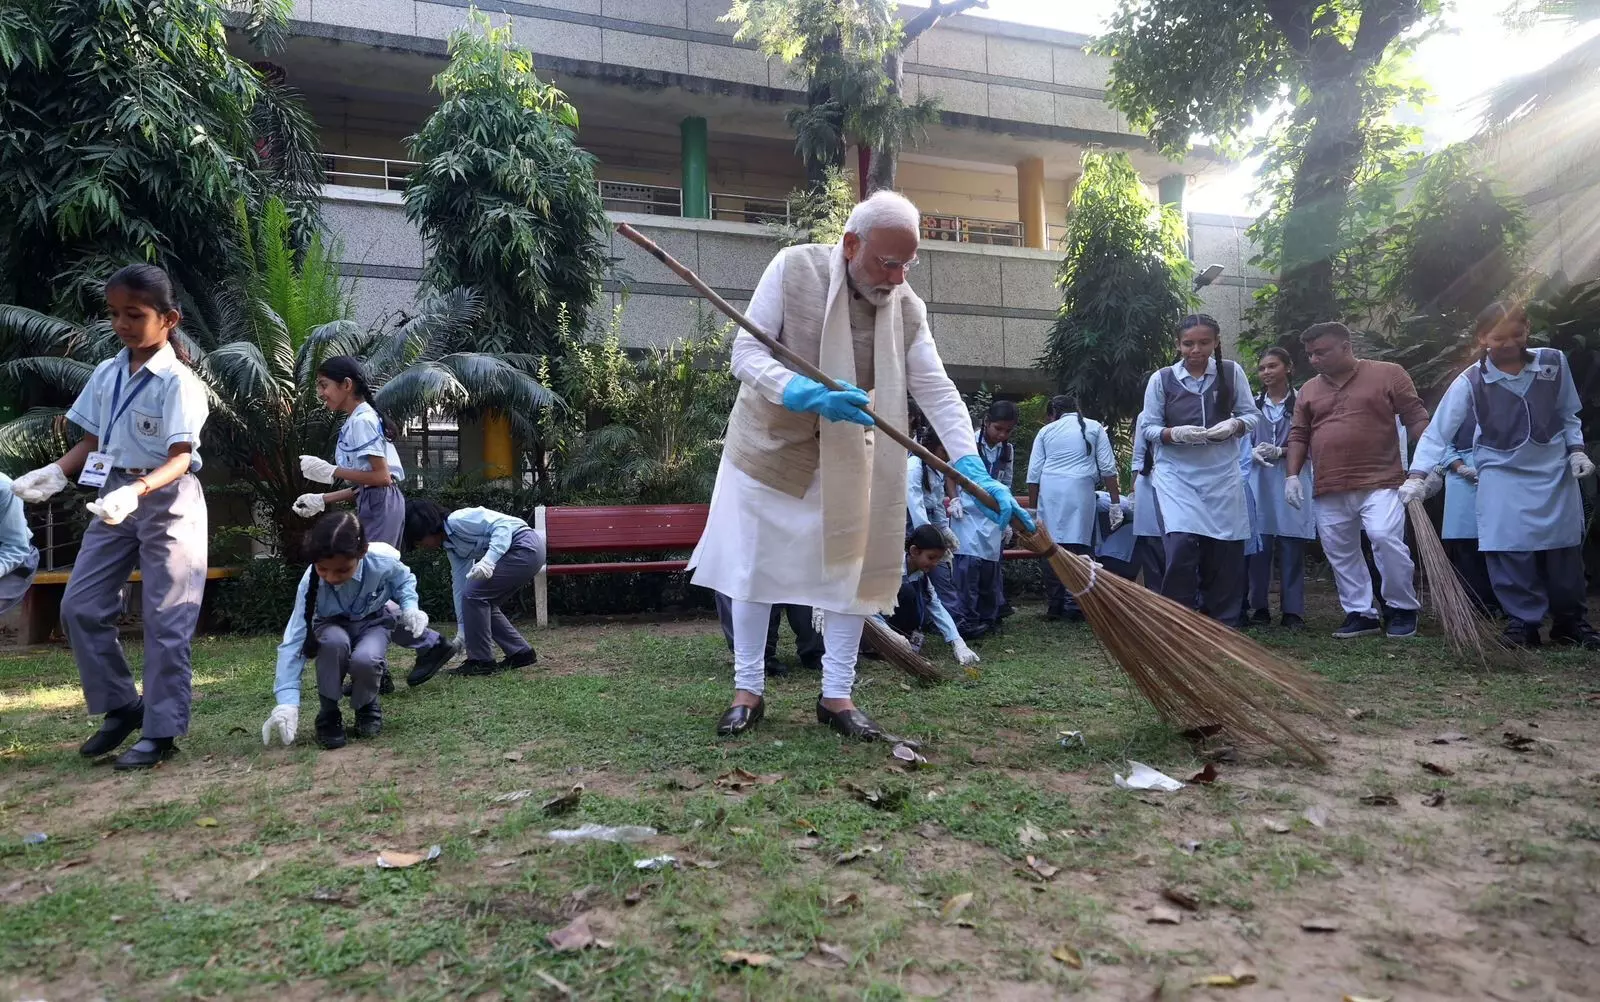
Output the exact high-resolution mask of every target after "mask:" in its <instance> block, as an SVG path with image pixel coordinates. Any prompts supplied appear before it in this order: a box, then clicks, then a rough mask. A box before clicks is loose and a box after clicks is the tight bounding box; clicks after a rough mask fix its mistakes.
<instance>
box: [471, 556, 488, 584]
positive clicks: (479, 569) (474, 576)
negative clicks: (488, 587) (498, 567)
mask: <svg viewBox="0 0 1600 1002" xmlns="http://www.w3.org/2000/svg"><path fill="white" fill-rule="evenodd" d="M492 577H494V561H493V560H490V559H489V558H488V557H484V558H483V559H482V560H480V561H478V562H477V563H475V564H473V565H472V569H471V570H469V571H467V580H468V581H487V580H489V579H490V578H492Z"/></svg>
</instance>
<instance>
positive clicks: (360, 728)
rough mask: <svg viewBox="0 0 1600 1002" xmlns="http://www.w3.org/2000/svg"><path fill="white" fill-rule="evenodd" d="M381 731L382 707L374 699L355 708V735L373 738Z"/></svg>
mask: <svg viewBox="0 0 1600 1002" xmlns="http://www.w3.org/2000/svg"><path fill="white" fill-rule="evenodd" d="M382 733H383V709H382V708H381V707H380V706H379V705H378V701H377V700H376V699H374V700H373V701H372V702H370V703H368V704H367V705H366V706H362V707H358V708H357V709H356V737H358V738H375V737H377V736H378V735H379V734H382Z"/></svg>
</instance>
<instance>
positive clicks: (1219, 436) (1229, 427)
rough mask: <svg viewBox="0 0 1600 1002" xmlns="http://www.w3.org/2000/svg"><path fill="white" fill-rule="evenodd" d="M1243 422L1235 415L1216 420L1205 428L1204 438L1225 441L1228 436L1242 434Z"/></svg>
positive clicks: (1243, 429) (1232, 436)
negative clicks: (1223, 419)
mask: <svg viewBox="0 0 1600 1002" xmlns="http://www.w3.org/2000/svg"><path fill="white" fill-rule="evenodd" d="M1244 431H1245V425H1244V422H1243V421H1241V420H1239V419H1238V418H1236V417H1231V418H1228V419H1227V420H1225V421H1218V422H1217V423H1216V424H1214V425H1212V426H1211V427H1209V428H1207V429H1206V438H1207V439H1208V440H1209V441H1212V442H1226V441H1227V440H1228V439H1230V438H1234V437H1235V436H1238V435H1242V434H1244Z"/></svg>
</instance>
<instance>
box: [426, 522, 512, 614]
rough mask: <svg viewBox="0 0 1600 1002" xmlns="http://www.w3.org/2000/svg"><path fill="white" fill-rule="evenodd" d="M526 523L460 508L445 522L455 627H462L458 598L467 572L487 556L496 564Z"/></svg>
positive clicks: (464, 585) (446, 549)
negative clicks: (454, 608)
mask: <svg viewBox="0 0 1600 1002" xmlns="http://www.w3.org/2000/svg"><path fill="white" fill-rule="evenodd" d="M526 528H528V523H526V522H524V521H523V520H522V519H520V518H518V517H516V516H515V515H507V514H504V513H503V512H498V511H493V510H491V509H489V508H460V509H457V510H456V511H453V512H451V513H450V516H449V517H448V518H446V519H445V520H444V552H445V556H447V557H449V558H450V593H451V597H452V598H453V599H454V601H455V607H456V625H457V626H460V624H461V595H462V593H463V592H464V591H465V590H466V587H467V572H468V571H470V570H472V565H473V564H475V563H477V562H478V561H480V560H482V559H483V558H484V557H488V558H489V559H490V560H493V561H494V562H495V563H499V562H500V558H501V557H503V556H505V555H506V551H507V550H509V549H511V541H512V540H513V539H515V538H516V535H517V533H518V532H521V531H522V530H523V529H526Z"/></svg>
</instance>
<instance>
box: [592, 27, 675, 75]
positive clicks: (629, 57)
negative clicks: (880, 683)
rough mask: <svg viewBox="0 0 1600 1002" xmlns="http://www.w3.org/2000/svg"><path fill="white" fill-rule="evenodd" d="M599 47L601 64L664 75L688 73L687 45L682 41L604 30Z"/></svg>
mask: <svg viewBox="0 0 1600 1002" xmlns="http://www.w3.org/2000/svg"><path fill="white" fill-rule="evenodd" d="M600 44H601V47H602V51H603V54H604V61H605V62H608V63H616V64H618V65H622V66H637V67H639V68H640V69H646V70H660V71H662V72H664V73H687V72H689V43H688V42H686V41H684V40H683V39H681V38H661V37H659V36H656V35H636V34H634V33H633V32H631V31H612V30H611V29H610V28H606V29H603V30H602V31H601V35H600Z"/></svg>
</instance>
